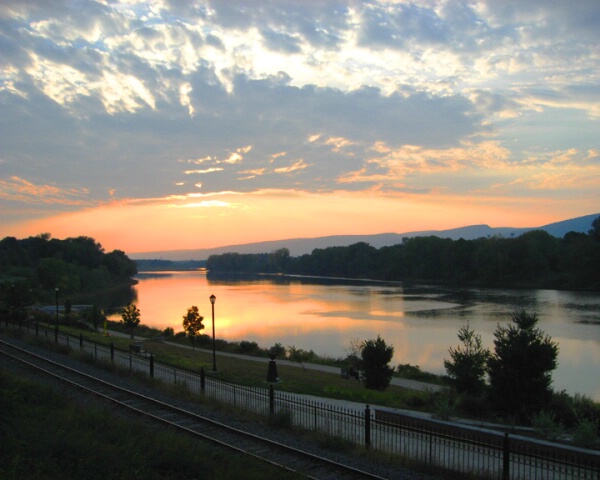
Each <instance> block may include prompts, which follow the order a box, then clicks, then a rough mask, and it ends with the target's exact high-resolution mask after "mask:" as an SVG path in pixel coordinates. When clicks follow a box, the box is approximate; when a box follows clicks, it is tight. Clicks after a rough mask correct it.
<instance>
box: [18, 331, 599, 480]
mask: <svg viewBox="0 0 600 480" xmlns="http://www.w3.org/2000/svg"><path fill="white" fill-rule="evenodd" d="M8 324H9V321H8V320H6V325H7V326H8ZM11 325H12V324H11ZM12 326H13V327H14V326H15V325H12ZM16 326H17V327H18V328H25V329H26V330H27V331H28V332H29V333H32V334H35V335H37V336H45V338H46V339H47V340H48V341H54V342H55V343H58V344H61V345H66V346H68V347H70V348H79V349H80V350H81V351H82V352H86V353H88V354H89V355H90V356H91V357H93V358H94V359H95V360H96V361H100V360H103V361H109V362H112V363H114V364H115V365H119V366H120V367H121V368H126V369H129V371H131V372H134V371H136V372H144V373H145V374H147V375H149V376H150V377H153V378H156V379H158V380H161V381H163V382H165V383H172V384H181V385H185V386H186V388H188V389H189V390H190V391H191V392H193V393H196V394H199V395H206V396H209V397H211V398H213V399H215V400H217V401H219V402H222V403H225V404H229V405H231V406H234V407H236V408H239V409H242V410H246V411H249V412H252V413H257V414H261V415H276V416H278V417H280V418H281V421H285V422H288V423H289V425H290V426H295V427H300V428H304V429H307V430H312V431H317V432H320V433H323V434H326V435H330V436H334V437H338V438H341V439H345V440H347V441H351V442H355V443H357V444H360V445H363V446H364V447H365V448H367V449H372V450H377V451H381V452H385V453H389V454H393V455H402V456H405V457H409V458H412V459H415V460H417V461H422V462H425V463H427V464H429V465H436V466H439V467H442V468H446V469H449V470H454V471H459V472H464V473H468V474H475V475H477V476H480V477H485V478H490V479H501V480H509V479H510V480H518V479H530V478H544V479H549V480H550V479H552V480H571V479H574V480H588V479H589V480H594V479H595V480H599V479H600V452H597V451H591V450H585V449H579V448H575V447H569V446H562V445H558V444H552V443H549V442H543V441H536V440H534V439H528V438H525V437H520V436H518V435H512V434H511V435H509V434H506V433H501V432H497V431H492V430H485V429H481V428H474V427H469V426H464V425H457V424H453V423H451V422H443V421H438V420H433V419H422V418H415V417H412V416H408V415H402V414H399V413H395V412H389V411H385V410H383V409H379V408H376V407H374V408H371V407H370V406H369V405H367V406H365V407H364V408H358V407H357V408H356V409H354V408H344V407H340V406H339V405H335V404H332V403H330V402H328V401H327V399H320V400H316V399H314V397H311V398H309V397H304V396H302V395H295V394H290V393H286V392H280V391H276V390H275V389H274V388H273V386H272V385H270V386H269V388H262V387H249V386H243V385H238V384H233V383H229V382H226V381H223V380H218V379H214V378H208V377H207V376H206V375H205V373H204V370H203V369H200V371H198V372H193V371H189V370H185V369H181V368H178V367H174V366H170V365H167V364H163V363H159V362H157V361H156V360H155V358H154V356H153V355H152V354H150V355H147V356H146V355H143V354H142V355H140V354H136V353H132V352H131V351H129V352H124V351H120V350H118V349H116V348H115V346H114V344H112V345H111V346H110V347H106V346H104V345H100V344H97V343H95V342H93V341H90V340H87V339H84V338H83V336H82V335H80V336H79V338H77V337H72V336H70V335H66V334H64V333H61V332H57V331H53V330H52V329H47V328H45V327H42V326H41V325H37V324H36V325H31V324H27V325H16Z"/></svg>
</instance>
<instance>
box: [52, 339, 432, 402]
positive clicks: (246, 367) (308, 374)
mask: <svg viewBox="0 0 600 480" xmlns="http://www.w3.org/2000/svg"><path fill="white" fill-rule="evenodd" d="M66 330H67V329H62V331H64V332H65V333H67V332H66ZM69 333H70V334H73V335H78V334H79V331H75V330H73V331H72V332H69ZM83 335H84V337H85V338H86V339H87V340H90V341H94V342H96V343H101V344H104V345H110V343H111V342H114V344H115V348H118V349H120V350H125V351H127V350H128V349H129V344H130V343H131V340H130V339H128V338H122V337H117V336H111V337H105V336H104V335H103V334H102V333H100V332H89V333H87V332H86V333H85V334H83ZM144 347H145V349H146V351H147V352H148V353H152V354H153V355H154V356H155V358H156V360H157V361H158V362H161V363H163V364H168V365H170V366H173V367H178V368H184V369H187V370H191V371H194V372H199V371H200V368H201V367H204V369H205V372H206V375H207V376H214V377H215V378H218V379H222V380H226V381H228V382H232V383H237V384H241V385H249V386H258V387H265V386H266V379H267V368H268V360H267V359H266V358H264V359H263V358H257V359H256V360H254V359H248V360H245V359H240V358H238V357H230V356H225V355H217V369H218V372H217V373H213V372H211V370H212V352H207V351H203V350H198V349H196V350H192V349H191V348H182V347H181V346H177V345H173V344H170V343H161V342H153V341H146V342H144ZM277 371H278V374H279V379H280V381H279V382H278V383H276V384H275V389H276V390H283V391H286V392H290V393H302V394H307V395H314V396H318V397H326V398H335V399H344V400H349V401H353V402H358V403H364V404H372V405H381V406H389V407H393V408H410V409H414V410H427V409H428V408H431V407H433V406H434V405H435V402H436V399H437V398H438V396H439V394H434V393H429V392H418V391H414V390H407V389H405V388H401V387H398V386H395V385H390V386H389V387H388V388H387V389H386V390H385V391H383V392H380V391H375V390H367V389H365V387H364V385H363V384H362V383H361V382H358V381H356V380H351V379H344V378H342V377H341V376H340V375H336V374H332V373H328V372H321V371H318V370H309V369H307V370H304V369H303V368H300V367H298V366H288V365H282V364H278V365H277Z"/></svg>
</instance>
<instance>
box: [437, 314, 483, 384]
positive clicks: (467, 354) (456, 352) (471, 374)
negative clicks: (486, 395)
mask: <svg viewBox="0 0 600 480" xmlns="http://www.w3.org/2000/svg"><path fill="white" fill-rule="evenodd" d="M458 339H459V340H460V341H461V342H462V346H460V345H459V346H458V347H457V348H449V349H448V352H449V353H450V358H451V360H444V368H445V369H446V373H447V374H448V376H449V377H450V379H451V382H452V384H453V386H454V388H455V389H456V391H457V393H463V392H464V393H469V394H474V395H477V394H479V393H481V392H482V391H483V389H484V387H485V378H484V376H485V372H486V366H487V361H488V358H489V356H490V352H489V351H488V350H487V349H486V348H483V346H482V343H481V336H480V335H477V334H476V333H475V332H474V331H473V330H471V329H470V328H469V325H468V324H467V325H466V326H464V327H462V328H461V329H460V330H459V331H458Z"/></svg>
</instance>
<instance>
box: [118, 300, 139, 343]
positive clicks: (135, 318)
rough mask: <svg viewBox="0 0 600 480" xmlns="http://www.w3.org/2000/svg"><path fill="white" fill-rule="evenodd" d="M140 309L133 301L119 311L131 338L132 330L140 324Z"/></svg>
mask: <svg viewBox="0 0 600 480" xmlns="http://www.w3.org/2000/svg"><path fill="white" fill-rule="evenodd" d="M140 315H141V313H140V309H139V308H137V307H136V306H135V305H134V304H133V303H130V304H129V305H127V306H126V307H125V308H124V309H123V311H122V312H121V319H122V321H123V323H124V324H125V326H126V327H127V328H128V329H129V332H130V334H131V338H133V331H134V329H135V327H137V326H138V325H139V324H140Z"/></svg>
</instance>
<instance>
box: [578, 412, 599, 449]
mask: <svg viewBox="0 0 600 480" xmlns="http://www.w3.org/2000/svg"><path fill="white" fill-rule="evenodd" d="M573 443H574V444H575V445H576V446H578V447H581V448H594V447H596V445H598V443H599V442H598V425H596V423H595V422H593V421H592V420H587V419H584V420H581V421H579V423H577V425H576V426H575V430H574V431H573Z"/></svg>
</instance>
